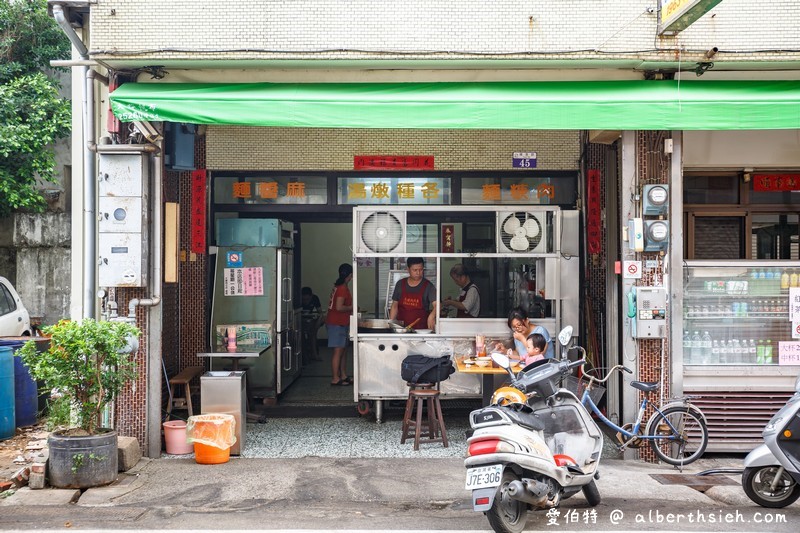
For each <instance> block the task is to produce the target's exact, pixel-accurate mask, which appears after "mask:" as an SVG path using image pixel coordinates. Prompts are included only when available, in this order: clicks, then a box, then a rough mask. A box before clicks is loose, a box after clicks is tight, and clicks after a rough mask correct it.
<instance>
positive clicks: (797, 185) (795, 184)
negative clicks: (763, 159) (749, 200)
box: [753, 174, 800, 192]
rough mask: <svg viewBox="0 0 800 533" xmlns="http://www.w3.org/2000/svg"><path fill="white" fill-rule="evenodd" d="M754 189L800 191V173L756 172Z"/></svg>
mask: <svg viewBox="0 0 800 533" xmlns="http://www.w3.org/2000/svg"><path fill="white" fill-rule="evenodd" d="M753 190H754V191H759V192H783V191H800V174H754V175H753Z"/></svg>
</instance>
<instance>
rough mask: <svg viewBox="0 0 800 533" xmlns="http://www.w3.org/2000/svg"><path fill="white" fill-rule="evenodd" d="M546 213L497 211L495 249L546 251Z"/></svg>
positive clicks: (499, 250) (506, 250) (522, 251)
mask: <svg viewBox="0 0 800 533" xmlns="http://www.w3.org/2000/svg"><path fill="white" fill-rule="evenodd" d="M547 229H548V228H547V213H546V212H540V213H531V212H526V211H516V212H499V213H497V251H498V252H519V253H524V252H527V253H547Z"/></svg>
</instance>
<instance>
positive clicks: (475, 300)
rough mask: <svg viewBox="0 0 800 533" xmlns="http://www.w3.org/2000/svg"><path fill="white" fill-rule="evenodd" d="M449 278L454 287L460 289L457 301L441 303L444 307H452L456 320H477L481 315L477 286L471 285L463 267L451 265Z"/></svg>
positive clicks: (447, 299) (449, 300)
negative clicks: (454, 284)
mask: <svg viewBox="0 0 800 533" xmlns="http://www.w3.org/2000/svg"><path fill="white" fill-rule="evenodd" d="M450 277H451V278H453V281H455V283H456V285H458V286H459V287H461V293H460V294H459V295H458V300H453V299H452V298H449V297H448V298H446V299H444V300H443V301H442V303H444V305H446V306H448V307H453V308H455V310H456V318H477V317H478V315H480V314H481V294H480V292H479V291H478V286H477V285H475V284H474V283H472V280H471V279H470V277H469V274H467V270H466V269H465V268H464V265H462V264H460V263H459V264H457V265H453V268H451V269H450Z"/></svg>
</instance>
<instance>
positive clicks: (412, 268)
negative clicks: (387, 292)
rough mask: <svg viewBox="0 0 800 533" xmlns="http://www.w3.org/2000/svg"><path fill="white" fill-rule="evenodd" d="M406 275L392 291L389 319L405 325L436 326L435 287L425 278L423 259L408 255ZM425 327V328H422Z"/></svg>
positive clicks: (430, 327) (432, 327)
mask: <svg viewBox="0 0 800 533" xmlns="http://www.w3.org/2000/svg"><path fill="white" fill-rule="evenodd" d="M406 266H407V268H408V277H407V278H403V279H401V280H400V281H398V282H397V283H396V284H395V286H394V292H392V307H391V309H389V320H400V321H401V322H403V324H404V325H406V326H419V325H420V324H425V326H426V327H427V328H428V329H430V330H433V329H434V328H435V327H436V309H437V305H436V287H434V285H433V283H431V282H430V281H428V280H427V279H425V277H424V274H425V260H424V259H422V258H421V257H409V258H408V259H407V260H406ZM422 329H425V328H422Z"/></svg>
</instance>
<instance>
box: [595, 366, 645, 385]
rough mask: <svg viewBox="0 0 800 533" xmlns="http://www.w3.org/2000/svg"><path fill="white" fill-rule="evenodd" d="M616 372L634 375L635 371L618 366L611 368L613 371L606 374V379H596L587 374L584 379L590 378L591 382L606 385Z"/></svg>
mask: <svg viewBox="0 0 800 533" xmlns="http://www.w3.org/2000/svg"><path fill="white" fill-rule="evenodd" d="M615 370H622V371H623V372H627V373H628V374H633V370H631V369H630V368H628V367H627V366H624V365H616V366H613V367H611V369H610V370H609V371H608V373H607V374H606V377H604V378H603V379H600V378H598V377H595V376H588V375H587V374H584V377H588V378H589V381H591V382H596V383H605V382H606V381H608V378H610V377H611V374H613V373H614V371H615Z"/></svg>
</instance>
